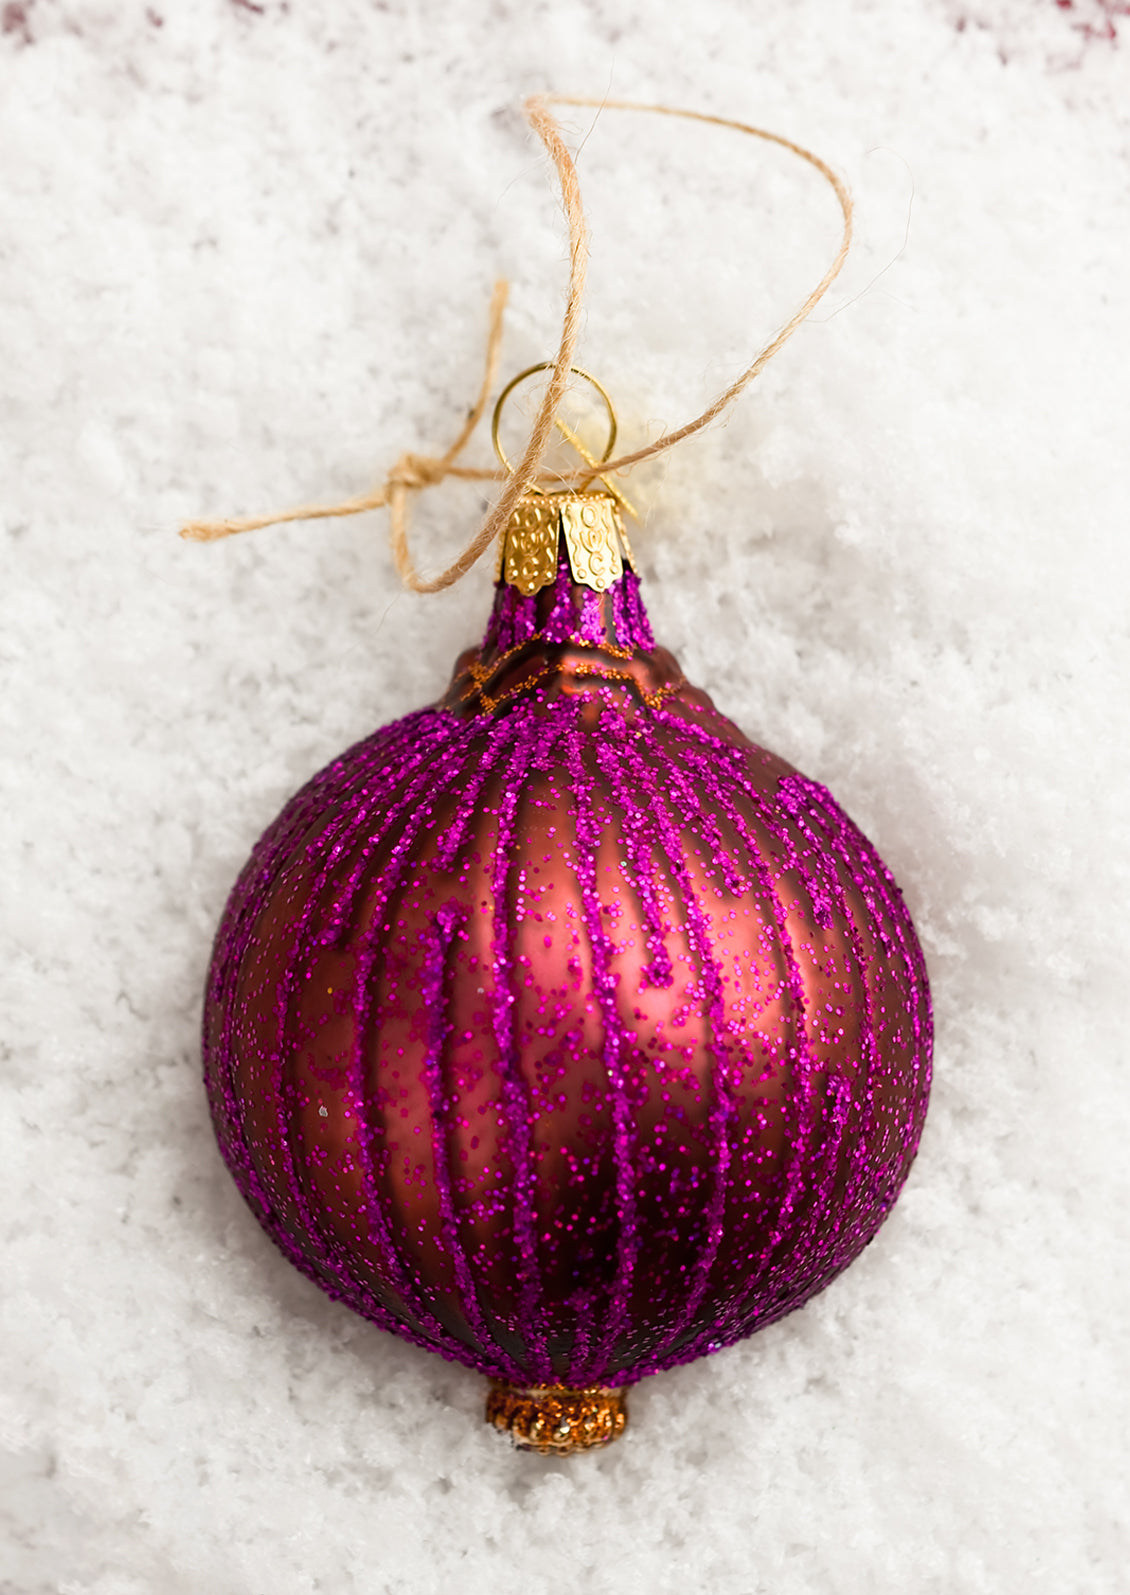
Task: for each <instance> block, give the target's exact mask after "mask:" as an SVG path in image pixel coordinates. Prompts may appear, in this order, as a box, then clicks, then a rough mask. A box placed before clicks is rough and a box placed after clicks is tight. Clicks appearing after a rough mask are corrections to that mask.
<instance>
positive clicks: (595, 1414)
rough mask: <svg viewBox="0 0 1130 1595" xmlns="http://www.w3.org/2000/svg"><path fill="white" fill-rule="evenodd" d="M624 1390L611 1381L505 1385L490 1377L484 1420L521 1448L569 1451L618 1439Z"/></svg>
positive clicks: (558, 1453)
mask: <svg viewBox="0 0 1130 1595" xmlns="http://www.w3.org/2000/svg"><path fill="white" fill-rule="evenodd" d="M626 1398H627V1390H626V1389H625V1388H624V1387H620V1388H616V1387H614V1386H611V1385H586V1386H584V1387H582V1388H578V1387H576V1386H573V1385H511V1384H506V1383H505V1382H504V1381H503V1380H501V1379H495V1380H492V1381H491V1387H490V1393H489V1394H488V1396H487V1410H486V1420H487V1422H488V1423H490V1424H493V1425H494V1427H495V1428H496V1429H500V1430H501V1431H502V1433H503V1434H509V1436H510V1438H511V1440H513V1442H514V1444H515V1445H516V1446H517V1447H518V1448H519V1450H522V1451H540V1452H541V1453H542V1454H543V1455H549V1456H569V1455H571V1454H572V1453H573V1452H574V1451H591V1450H595V1449H596V1448H597V1447H598V1446H603V1445H611V1444H612V1441H613V1440H617V1439H619V1437H620V1436H621V1435H622V1434H623V1432H624V1430H625V1428H626V1427H627V1423H628V1407H627V1399H626Z"/></svg>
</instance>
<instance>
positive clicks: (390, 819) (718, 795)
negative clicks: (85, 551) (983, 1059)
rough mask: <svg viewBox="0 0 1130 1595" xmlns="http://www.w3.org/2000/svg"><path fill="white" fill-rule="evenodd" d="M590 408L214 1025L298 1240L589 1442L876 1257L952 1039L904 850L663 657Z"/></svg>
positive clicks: (261, 870) (317, 794)
mask: <svg viewBox="0 0 1130 1595" xmlns="http://www.w3.org/2000/svg"><path fill="white" fill-rule="evenodd" d="M552 369H553V376H554V378H557V377H558V376H560V377H561V378H562V380H563V378H564V376H565V375H567V370H566V371H565V372H561V370H560V357H559V360H558V362H557V364H556V365H555V366H554V367H553V368H552ZM528 374H529V373H523V375H528ZM516 380H519V379H516ZM511 386H513V384H512V385H511ZM506 391H507V392H509V391H510V390H509V389H507V390H506ZM505 396H506V395H505V393H504V395H503V398H505ZM501 402H502V401H501V400H500V404H501ZM497 414H498V411H497V410H496V439H497ZM565 430H566V431H567V433H568V436H569V437H570V438H572V439H573V441H574V442H576V443H577V444H578V446H579V447H580V448H581V450H582V452H583V454H584V457H585V459H586V461H587V465H588V470H587V474H586V477H585V480H584V481H582V482H580V483H578V484H576V485H574V486H573V487H572V488H570V489H569V490H566V491H547V490H546V489H545V488H544V486H543V487H542V488H539V487H538V486H537V485H536V484H534V483H533V482H532V480H531V475H532V473H531V472H529V471H525V475H524V476H522V475H520V474H519V473H515V475H514V476H512V478H511V482H510V490H511V491H510V499H509V501H508V502H506V520H505V525H504V535H503V537H502V541H501V545H500V551H499V561H498V570H497V584H496V588H495V598H494V607H493V610H492V613H491V615H490V618H489V621H488V624H487V627H486V632H485V635H484V637H483V641H482V644H481V645H480V646H479V647H478V648H475V649H472V650H471V651H470V652H468V653H467V654H464V655H463V656H462V657H461V658H460V659H459V660H458V661H457V662H456V665H455V670H454V675H453V678H452V681H451V684H450V686H449V688H448V690H447V692H446V693H445V695H444V696H443V697H442V698H441V699H440V701H439V702H438V703H436V704H435V705H433V706H432V707H431V708H428V709H423V710H421V711H419V712H418V713H415V714H412V715H409V716H408V717H407V718H406V719H404V720H401V721H398V722H396V723H395V724H393V725H389V726H386V727H384V728H383V729H381V730H379V731H376V732H375V733H374V734H373V735H372V736H370V737H368V738H366V739H365V740H364V741H362V742H360V743H358V744H357V745H356V746H355V747H353V748H351V749H350V750H348V751H347V752H346V753H344V754H343V755H342V756H341V757H340V758H338V759H336V760H335V761H334V762H333V763H332V764H331V765H330V766H328V767H327V768H326V769H325V770H323V771H322V772H321V773H320V774H319V775H317V776H315V777H314V778H313V780H312V781H310V782H309V784H308V785H307V786H306V787H304V788H303V789H302V791H300V792H299V793H298V794H297V795H296V796H295V797H294V798H293V799H292V800H291V801H290V803H288V804H287V806H286V807H285V808H284V810H283V812H282V813H281V814H280V815H279V817H278V819H277V820H276V821H275V823H274V824H273V825H272V826H271V827H270V828H269V830H268V831H267V832H266V833H265V835H264V836H263V837H262V839H261V840H260V842H259V844H258V845H257V847H256V849H255V851H254V853H253V854H252V857H251V859H250V860H249V862H248V864H247V866H246V868H245V869H244V871H243V873H242V875H241V877H240V879H239V881H238V883H237V885H236V887H235V889H234V891H233V893H232V896H231V899H230V901H229V903H228V906H227V911H226V913H225V915H224V918H223V922H222V924H221V926H220V930H219V933H218V936H217V941H216V948H215V955H214V960H213V965H212V971H211V975H210V978H209V983H208V989H207V997H206V1009H205V1024H204V1061H205V1074H206V1079H207V1085H208V1092H209V1099H210V1103H211V1108H212V1113H213V1117H214V1121H215V1125H216V1130H217V1135H218V1138H219V1143H220V1148H221V1151H222V1153H223V1156H224V1158H225V1160H226V1162H227V1164H228V1167H229V1169H230V1170H231V1172H232V1174H233V1176H234V1178H235V1179H236V1181H237V1183H238V1185H239V1188H240V1190H241V1191H242V1193H243V1195H244V1196H245V1198H246V1199H247V1201H248V1203H249V1204H250V1206H251V1207H252V1209H253V1210H254V1212H255V1214H256V1216H257V1217H258V1219H259V1221H260V1222H261V1224H262V1225H263V1226H264V1228H266V1230H267V1231H268V1233H269V1234H270V1235H271V1236H272V1238H273V1239H274V1240H275V1241H276V1242H277V1244H278V1245H279V1246H280V1247H281V1248H282V1250H283V1251H284V1252H285V1254H286V1255H287V1256H288V1257H289V1258H290V1260H291V1261H292V1262H293V1263H294V1264H295V1266H296V1267H298V1268H299V1269H301V1270H302V1272H303V1273H304V1274H306V1275H307V1276H308V1277H310V1278H311V1279H313V1280H314V1281H315V1282H316V1283H317V1284H318V1285H320V1286H321V1287H322V1288H323V1289H324V1290H326V1291H327V1292H328V1293H329V1294H330V1295H331V1296H333V1297H335V1298H336V1299H338V1300H340V1301H342V1302H344V1303H345V1304H346V1305H347V1306H349V1307H352V1308H353V1309H354V1310H355V1311H356V1312H358V1313H360V1314H361V1315H363V1316H364V1317H365V1318H367V1319H369V1320H371V1321H372V1322H373V1323H375V1324H377V1325H378V1326H380V1327H381V1328H383V1329H388V1330H391V1331H393V1332H394V1333H397V1334H399V1335H402V1336H404V1337H405V1338H407V1339H409V1340H411V1341H414V1342H415V1343H416V1344H418V1345H420V1346H423V1347H426V1348H428V1349H429V1350H432V1351H437V1352H439V1353H440V1354H441V1355H442V1356H444V1357H448V1358H452V1359H455V1360H457V1361H459V1362H462V1363H465V1364H467V1365H468V1366H470V1367H472V1368H476V1369H478V1370H480V1371H481V1372H482V1373H483V1374H485V1375H487V1376H488V1377H489V1378H490V1379H491V1380H492V1381H493V1382H494V1383H493V1385H492V1388H491V1393H490V1396H489V1399H488V1418H489V1419H490V1421H491V1422H493V1423H494V1424H496V1425H497V1426H498V1427H499V1428H502V1429H505V1430H507V1431H509V1432H510V1433H511V1434H512V1435H513V1437H514V1438H515V1439H516V1440H517V1441H518V1443H520V1444H524V1445H528V1446H532V1447H535V1448H537V1449H540V1450H556V1451H569V1450H574V1449H579V1448H583V1447H586V1446H591V1445H600V1444H605V1443H607V1442H608V1441H609V1440H611V1439H614V1438H615V1437H616V1435H617V1434H618V1433H619V1432H620V1431H621V1430H622V1428H623V1426H624V1422H625V1417H626V1412H625V1405H624V1392H625V1390H626V1389H627V1388H629V1387H630V1386H631V1385H632V1384H634V1383H635V1382H636V1381H637V1380H639V1379H640V1378H641V1377H643V1376H644V1375H648V1374H653V1373H655V1372H657V1371H659V1370H661V1369H664V1368H669V1367H672V1366H674V1365H675V1364H677V1363H682V1362H687V1361H690V1360H691V1359H693V1358H696V1357H701V1356H704V1355H706V1354H708V1353H711V1352H714V1351H717V1350H718V1349H720V1348H721V1347H723V1346H727V1345H729V1344H731V1343H733V1342H734V1341H736V1340H739V1339H741V1338H742V1337H744V1336H747V1335H749V1334H751V1333H752V1332H754V1331H755V1330H757V1329H759V1328H762V1327H764V1326H765V1325H766V1324H769V1323H772V1322H774V1321H775V1320H776V1319H778V1318H780V1317H781V1316H783V1315H784V1314H786V1313H788V1312H790V1311H792V1310H793V1309H795V1308H797V1307H799V1306H801V1305H802V1304H803V1303H804V1302H805V1301H807V1300H808V1299H809V1298H810V1297H811V1296H812V1295H813V1294H814V1293H815V1292H816V1291H818V1290H820V1289H822V1288H823V1287H824V1286H825V1285H827V1284H828V1282H829V1281H830V1280H831V1279H832V1278H834V1276H835V1275H836V1274H838V1273H839V1272H840V1271H841V1270H842V1269H843V1268H845V1267H846V1266H847V1264H848V1263H849V1262H851V1260H852V1259H853V1258H854V1257H856V1256H857V1255H858V1254H859V1252H860V1251H861V1250H862V1248H863V1247H864V1246H865V1245H866V1244H867V1242H868V1241H869V1240H871V1238H872V1237H873V1236H874V1234H875V1232H876V1230H877V1229H878V1227H879V1225H880V1224H881V1223H882V1221H883V1218H884V1217H885V1215H886V1214H887V1212H888V1211H889V1209H890V1207H891V1204H892V1202H893V1201H894V1199H895V1196H896V1195H897V1193H898V1191H899V1189H900V1187H901V1185H902V1183H903V1181H904V1180H905V1178H906V1174H907V1171H908V1169H909V1166H910V1163H911V1161H912V1159H913V1157H914V1153H915V1150H916V1148H917V1144H918V1139H919V1135H920V1132H921V1128H922V1123H923V1118H924V1115H925V1111H926V1102H927V1094H928V1090H929V1079H930V1040H931V1025H930V1002H929V993H928V986H927V979H926V971H925V967H924V964H923V960H922V954H921V951H920V949H919V946H918V942H917V939H916V937H915V933H914V928H913V925H912V923H911V920H910V916H909V914H908V912H907V910H906V907H905V905H904V903H903V900H902V897H901V895H900V893H899V891H898V888H897V887H896V885H895V883H894V881H893V880H892V878H891V875H890V873H889V871H888V870H887V869H886V867H885V866H884V865H883V863H882V861H881V860H880V858H879V856H878V854H877V853H876V851H875V849H874V848H873V847H872V846H871V844H870V843H869V842H868V841H867V839H866V838H865V837H864V836H863V835H862V834H861V832H860V831H859V830H858V829H857V828H856V826H855V825H854V824H853V823H852V821H851V820H850V819H849V818H848V817H847V815H846V814H845V813H844V812H843V810H842V809H841V808H840V807H839V806H838V805H837V803H836V802H835V800H834V799H833V798H832V797H831V795H830V794H829V793H828V792H827V791H825V789H824V788H823V787H821V786H820V785H818V784H817V783H815V782H813V781H811V780H808V779H807V778H806V777H804V776H803V775H801V774H800V773H799V772H798V771H796V770H795V769H793V768H792V767H791V766H790V765H789V764H787V763H786V762H785V761H784V760H782V759H780V758H777V757H776V756H775V755H773V754H771V753H769V752H767V751H766V750H765V749H763V748H761V747H759V746H758V745H757V744H756V743H754V742H751V741H750V740H748V739H747V737H746V736H745V735H744V734H743V733H742V732H741V731H740V730H738V728H737V727H736V726H735V725H733V724H732V723H731V722H730V721H729V720H727V719H726V718H725V717H724V716H723V715H722V714H721V713H720V712H719V711H718V710H717V709H716V708H715V707H714V705H713V703H712V702H711V700H710V698H709V697H708V696H707V695H706V693H705V692H703V691H702V690H700V689H699V688H697V687H695V686H692V685H691V684H690V683H689V682H688V681H687V680H686V678H685V677H684V675H683V674H682V672H681V670H680V668H679V666H678V663H677V661H676V660H675V658H674V657H673V656H672V655H671V654H670V653H669V652H667V650H666V649H664V648H661V647H658V646H657V645H656V644H655V641H654V639H653V637H652V633H651V628H650V625H649V622H648V617H647V613H646V610H645V607H644V603H643V599H642V596H641V592H640V583H639V579H638V576H637V573H636V570H635V566H634V563H633V558H632V552H631V548H630V545H629V543H628V541H627V538H626V535H625V531H624V523H623V519H622V515H621V500H620V495H619V492H618V489H615V488H614V484H612V482H611V478H610V477H609V476H608V475H607V474H605V476H604V477H602V476H601V474H600V472H601V470H602V469H603V466H602V465H601V463H600V462H598V461H597V460H595V459H593V457H592V456H591V455H590V454H588V452H587V450H586V449H585V446H584V445H583V444H581V443H580V440H579V439H578V438H576V435H575V434H574V433H572V432H571V431H569V430H568V429H565ZM458 446H461V444H460V445H457V447H458ZM611 446H612V444H611V440H610V441H609V444H608V446H607V448H606V450H605V457H606V458H607V456H608V454H609V453H610V451H611ZM453 452H454V451H453ZM453 452H452V453H449V455H448V456H445V457H444V459H445V461H446V462H447V465H448V466H449V467H450V463H451V459H452V458H453ZM500 453H501V451H500ZM535 465H536V462H535ZM521 469H522V470H525V464H524V465H523V467H522V468H521ZM418 474H419V473H418ZM425 474H426V473H425ZM400 480H401V485H402V486H403V485H404V483H405V481H407V480H408V478H406V477H405V475H404V473H401V478H400ZM516 480H517V482H518V489H517V490H516V489H515V487H514V484H515V481H516ZM409 485H413V484H411V483H409ZM414 485H418V483H417V484H414ZM505 500H506V495H505V494H504V501H505ZM237 529H238V528H237Z"/></svg>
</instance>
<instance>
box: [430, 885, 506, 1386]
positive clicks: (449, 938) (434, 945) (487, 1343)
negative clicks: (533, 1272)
mask: <svg viewBox="0 0 1130 1595" xmlns="http://www.w3.org/2000/svg"><path fill="white" fill-rule="evenodd" d="M464 914H465V910H464V909H462V908H461V907H457V906H456V905H451V906H450V907H447V908H442V909H440V911H439V912H438V913H437V914H436V915H435V918H434V921H433V925H432V934H431V935H430V937H429V939H428V944H427V948H426V950H425V955H424V978H423V987H422V991H421V996H422V997H423V999H424V1005H425V1007H426V1009H427V1013H428V1047H427V1053H426V1055H425V1058H424V1079H425V1081H426V1083H427V1088H428V1106H429V1109H430V1112H431V1121H432V1162H433V1166H434V1168H435V1184H436V1193H437V1195H438V1197H439V1210H440V1229H441V1233H442V1234H443V1237H444V1240H445V1242H446V1244H447V1246H448V1249H449V1251H450V1254H451V1262H452V1268H453V1270H454V1273H455V1283H456V1287H457V1289H458V1292H459V1300H460V1303H461V1304H462V1307H463V1312H464V1315H465V1317H466V1319H467V1323H468V1324H469V1326H470V1329H471V1332H472V1334H473V1335H474V1337H475V1340H476V1342H477V1344H476V1346H475V1348H474V1349H475V1352H476V1354H477V1356H478V1357H479V1358H480V1359H482V1360H485V1361H488V1362H494V1361H496V1360H497V1357H498V1353H499V1351H500V1349H501V1348H499V1347H498V1346H496V1344H495V1342H494V1339H493V1337H492V1336H491V1334H490V1331H489V1330H488V1328H487V1325H486V1322H485V1319H484V1317H483V1312H482V1308H481V1306H480V1303H479V1298H478V1294H477V1292H476V1290H475V1284H474V1280H473V1279H472V1277H471V1268H470V1264H469V1262H468V1260H467V1254H466V1251H465V1250H464V1248H463V1242H462V1239H461V1237H460V1234H459V1221H458V1216H457V1214H456V1212H455V1203H454V1200H453V1196H452V1177H451V1154H450V1149H449V1145H448V1141H449V1125H448V1112H449V1107H450V1103H449V1100H448V1096H447V1093H446V1091H445V1088H444V1078H443V1075H444V1070H443V1053H444V1047H445V1045H446V1042H447V1037H448V1036H449V1034H450V1033H451V1022H450V1020H449V1019H448V1018H447V1015H446V1006H447V995H448V994H447V961H448V955H449V952H450V949H451V947H452V944H453V943H454V941H455V939H456V937H457V936H458V935H459V933H460V931H461V928H462V922H463V917H464ZM492 1354H493V1355H492ZM506 1375H507V1377H509V1378H512V1379H513V1378H517V1379H521V1377H522V1370H521V1369H520V1368H519V1367H518V1366H517V1364H511V1365H509V1366H508V1367H507V1368H506Z"/></svg>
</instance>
